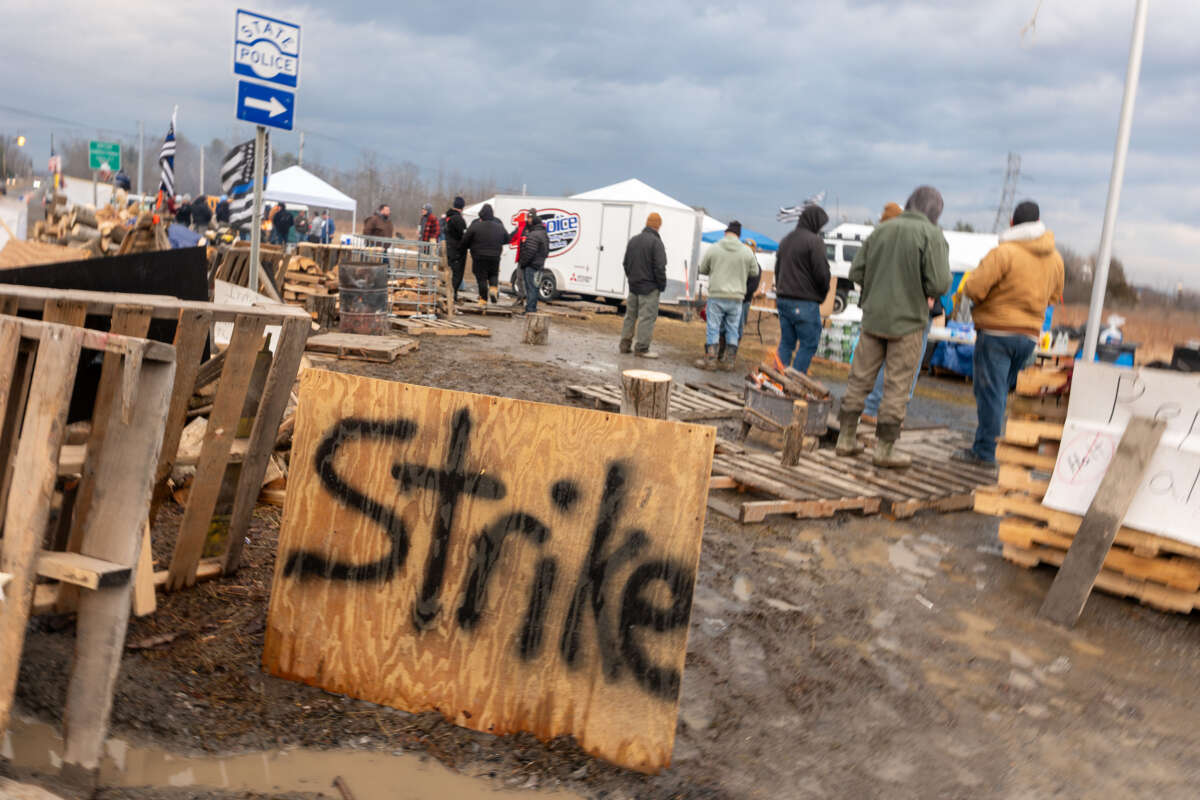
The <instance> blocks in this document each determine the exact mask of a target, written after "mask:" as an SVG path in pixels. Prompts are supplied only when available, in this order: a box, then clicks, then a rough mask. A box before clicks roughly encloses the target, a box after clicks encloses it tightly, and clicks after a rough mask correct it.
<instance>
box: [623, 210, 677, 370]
mask: <svg viewBox="0 0 1200 800" xmlns="http://www.w3.org/2000/svg"><path fill="white" fill-rule="evenodd" d="M661 227H662V217H661V216H660V215H659V214H657V213H654V214H651V215H650V216H648V217H646V227H645V228H644V229H643V230H642V232H641V233H639V234H638V235H636V236H634V237H633V238H632V239H630V240H629V244H627V245H625V260H624V266H625V278H626V279H627V280H628V281H629V296H628V297H627V298H625V324H624V325H623V326H622V328H621V345H620V349H621V352H622V353H628V352H630V351H632V352H633V353H634V355H639V356H641V357H642V358H658V353H655V352H654V351H652V350H651V349H650V337H652V336H653V335H654V323H655V322H657V321H658V298H659V295H660V294H661V293H662V292H664V291H666V289H667V250H666V248H665V247H663V242H662V237H661V236H659V235H658V229H659V228H661ZM635 330H636V331H637V346H636V347H635V346H634V343H633V336H634V331H635Z"/></svg>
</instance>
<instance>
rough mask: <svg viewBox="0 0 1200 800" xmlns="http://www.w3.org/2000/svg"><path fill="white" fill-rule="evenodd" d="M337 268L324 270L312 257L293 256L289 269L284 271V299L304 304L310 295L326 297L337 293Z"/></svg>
mask: <svg viewBox="0 0 1200 800" xmlns="http://www.w3.org/2000/svg"><path fill="white" fill-rule="evenodd" d="M337 291H338V273H337V268H336V267H335V268H333V269H331V270H328V271H326V270H323V269H321V267H320V266H319V265H318V264H317V262H316V261H314V260H313V259H311V258H308V257H306V256H292V257H291V259H290V260H289V261H288V265H287V271H286V272H284V273H283V301H284V302H285V303H291V304H292V305H297V306H303V305H305V304H306V302H307V301H308V298H309V297H326V296H328V295H334V294H337Z"/></svg>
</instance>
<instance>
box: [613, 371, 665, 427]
mask: <svg viewBox="0 0 1200 800" xmlns="http://www.w3.org/2000/svg"><path fill="white" fill-rule="evenodd" d="M670 404H671V376H670V375H668V374H666V373H665V372H651V371H650V370H647V369H627V370H625V371H624V372H622V373H621V413H622V414H628V415H630V416H634V417H650V418H652V419H666V418H667V410H668V408H669V406H670Z"/></svg>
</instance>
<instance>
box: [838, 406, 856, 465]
mask: <svg viewBox="0 0 1200 800" xmlns="http://www.w3.org/2000/svg"><path fill="white" fill-rule="evenodd" d="M838 421H839V422H840V423H841V430H840V431H838V440H837V447H836V449H835V450H834V452H835V453H837V454H838V455H839V456H843V457H847V458H848V457H850V456H856V455H858V454H859V453H861V452H862V451H863V447H862V445H861V444H859V443H858V414H842V415H841V416H840V417H839V418H838Z"/></svg>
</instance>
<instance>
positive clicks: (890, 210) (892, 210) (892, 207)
mask: <svg viewBox="0 0 1200 800" xmlns="http://www.w3.org/2000/svg"><path fill="white" fill-rule="evenodd" d="M903 211H904V210H903V209H902V208H900V204H899V203H888V204H887V205H886V206H884V207H883V216H882V217H880V218H879V221H880V222H887V221H888V220H889V219H891V218H892V217H898V216H900V214H902V213H903Z"/></svg>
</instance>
